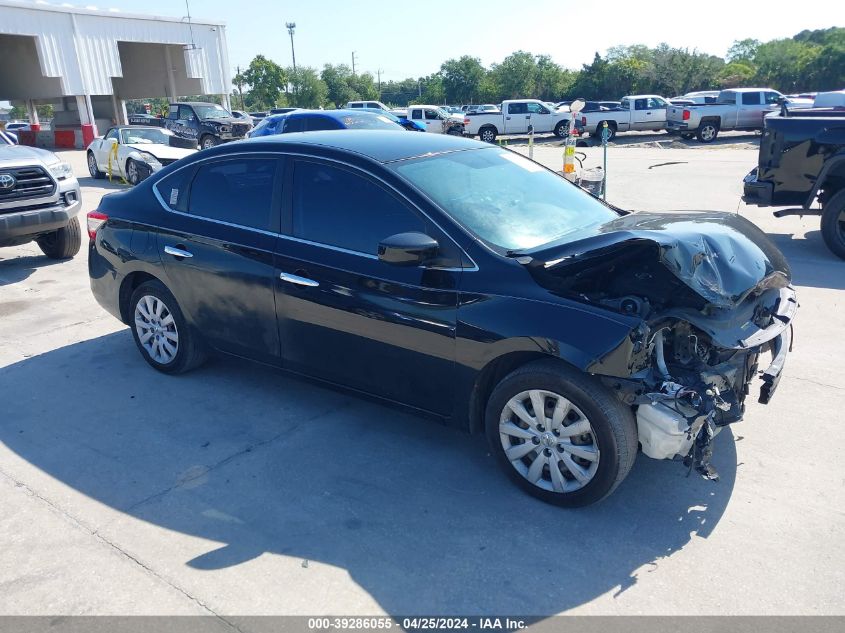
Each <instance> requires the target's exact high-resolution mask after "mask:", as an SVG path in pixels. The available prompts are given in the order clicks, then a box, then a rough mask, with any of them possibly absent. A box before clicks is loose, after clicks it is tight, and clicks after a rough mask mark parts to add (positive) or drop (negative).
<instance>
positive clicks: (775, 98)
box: [763, 92, 780, 104]
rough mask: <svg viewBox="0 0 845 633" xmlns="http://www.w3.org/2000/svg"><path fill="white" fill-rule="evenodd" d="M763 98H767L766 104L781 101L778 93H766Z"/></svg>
mask: <svg viewBox="0 0 845 633" xmlns="http://www.w3.org/2000/svg"><path fill="white" fill-rule="evenodd" d="M763 96H765V97H766V103H769V104H772V103H777V102H778V99H780V95H779V94H778V93H776V92H764V93H763Z"/></svg>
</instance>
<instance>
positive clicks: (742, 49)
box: [725, 37, 760, 64]
mask: <svg viewBox="0 0 845 633" xmlns="http://www.w3.org/2000/svg"><path fill="white" fill-rule="evenodd" d="M759 47H760V41H759V40H755V39H751V38H750V37H749V38H746V39H744V40H734V43H733V44H732V45H731V47H730V48H729V49H728V54H727V56H726V57H725V60H726V61H728V62H745V63H746V64H751V63H752V62H753V61H754V56H755V55H756V54H757V49H758V48H759Z"/></svg>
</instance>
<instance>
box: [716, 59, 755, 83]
mask: <svg viewBox="0 0 845 633" xmlns="http://www.w3.org/2000/svg"><path fill="white" fill-rule="evenodd" d="M755 74H757V69H756V68H754V66H753V65H752V64H751V63H750V62H744V61H736V62H730V63H728V64H725V65H724V66H723V67H722V70H720V71H719V76H718V80H719V87H721V88H740V87H742V86H747V85H748V84H750V83H751V82H752V80H753V79H754V75H755Z"/></svg>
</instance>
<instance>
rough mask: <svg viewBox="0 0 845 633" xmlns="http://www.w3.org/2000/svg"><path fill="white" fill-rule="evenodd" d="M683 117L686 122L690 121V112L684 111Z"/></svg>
mask: <svg viewBox="0 0 845 633" xmlns="http://www.w3.org/2000/svg"><path fill="white" fill-rule="evenodd" d="M683 117H684V121H689V110H684V114H683Z"/></svg>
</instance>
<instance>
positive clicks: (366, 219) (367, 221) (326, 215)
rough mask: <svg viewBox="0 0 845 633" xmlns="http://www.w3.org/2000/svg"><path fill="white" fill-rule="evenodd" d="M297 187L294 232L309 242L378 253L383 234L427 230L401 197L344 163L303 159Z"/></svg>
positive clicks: (295, 179)
mask: <svg viewBox="0 0 845 633" xmlns="http://www.w3.org/2000/svg"><path fill="white" fill-rule="evenodd" d="M293 188H294V189H293V236H294V237H298V238H301V239H304V240H308V241H309V242H316V243H318V244H326V245H329V246H336V247H339V248H344V249H347V250H350V251H355V252H357V253H367V254H370V255H376V254H377V253H378V244H379V242H380V241H381V240H383V239H384V238H386V237H390V236H391V235H395V234H396V233H405V232H408V231H421V232H422V231H424V230H425V224H424V222H423V221H422V219H421V218H420V217H419V216H418V215H417V214H416V213H415V212H414V211H412V210H411V209H410V208H409V207H408V206H407V205H406V204H405V203H404V202H402V201H401V200H399V198H397V197H396V196H394V195H393V194H391V193H389V192H388V191H387V190H386V189H383V188H382V187H380V186H379V185H377V184H375V183H374V182H372V181H371V180H369V179H367V178H364V177H363V176H359V175H358V174H356V173H353V172H351V171H349V170H346V169H342V168H340V167H333V166H329V165H324V164H322V163H313V162H307V161H301V162H298V163H297V164H296V168H295V169H294V173H293Z"/></svg>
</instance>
